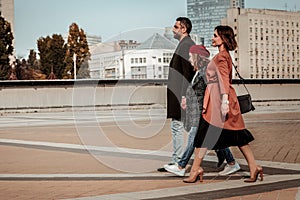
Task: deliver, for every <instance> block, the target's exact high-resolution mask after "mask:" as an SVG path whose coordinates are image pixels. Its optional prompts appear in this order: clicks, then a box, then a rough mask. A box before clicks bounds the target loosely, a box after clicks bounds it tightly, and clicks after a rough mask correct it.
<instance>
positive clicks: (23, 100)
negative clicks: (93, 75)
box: [0, 82, 300, 112]
mask: <svg viewBox="0 0 300 200" xmlns="http://www.w3.org/2000/svg"><path fill="white" fill-rule="evenodd" d="M233 86H234V87H235V89H236V92H237V94H245V93H246V90H245V89H244V87H243V85H241V84H234V85H233ZM247 88H248V89H249V91H250V93H251V95H252V99H253V100H254V101H255V102H257V103H259V102H260V103H262V102H275V101H290V102H292V101H294V102H297V101H298V102H300V83H285V84H280V83H277V84H247ZM150 104H158V105H162V106H165V104H166V85H165V83H162V82H160V83H158V84H157V83H145V82H129V83H128V82H126V83H114V84H107V83H98V82H89V83H88V84H87V83H85V84H82V83H80V84H78V83H77V82H70V83H68V84H65V83H64V84H61V83H60V82H59V84H57V83H56V84H44V83H43V84H28V83H26V84H18V85H16V86H14V85H12V84H9V85H5V84H4V85H3V84H2V85H1V86H0V105H1V111H2V112H3V111H6V110H21V109H40V108H41V109H42V108H67V107H85V106H97V107H99V106H110V105H113V106H115V105H150Z"/></svg>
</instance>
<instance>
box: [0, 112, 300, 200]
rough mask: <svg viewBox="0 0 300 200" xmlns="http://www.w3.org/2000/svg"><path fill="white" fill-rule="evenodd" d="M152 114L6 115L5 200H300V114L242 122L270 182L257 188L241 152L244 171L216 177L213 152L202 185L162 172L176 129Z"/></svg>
mask: <svg viewBox="0 0 300 200" xmlns="http://www.w3.org/2000/svg"><path fill="white" fill-rule="evenodd" d="M149 112H151V114H150V117H149V113H146V112H145V110H138V109H137V110H134V111H130V117H128V113H127V111H126V110H124V112H115V113H111V112H106V111H96V112H84V111H82V112H81V113H79V114H78V115H76V114H75V115H73V113H70V112H48V113H44V112H40V113H10V114H2V116H1V117H2V120H1V122H0V155H1V160H0V196H1V199H170V198H172V199H175V200H176V199H229V200H237V199H242V200H244V199H245V200H248V199H249V200H250V199H267V200H269V199H279V200H290V199H300V191H299V190H300V148H299V142H300V131H299V130H300V108H298V107H297V106H295V107H293V108H285V107H280V106H279V107H258V108H257V110H256V111H255V112H252V113H249V114H246V115H245V116H244V117H245V121H246V125H247V128H248V129H249V130H250V131H251V132H252V133H253V134H254V136H255V141H254V142H252V143H251V147H252V149H253V151H254V154H255V156H256V159H257V160H258V162H259V164H261V165H262V166H263V167H264V174H265V180H264V181H262V182H261V181H258V182H256V183H253V184H246V183H244V182H243V180H242V179H243V177H244V176H245V175H248V167H247V165H246V163H245V161H244V159H243V156H242V155H241V153H240V152H239V150H238V149H237V148H235V147H232V148H231V149H232V151H233V153H234V156H235V157H236V158H237V160H238V162H239V163H240V164H241V166H242V170H240V172H238V173H236V174H234V175H230V176H219V175H218V173H217V172H218V170H217V169H216V168H215V164H216V160H217V159H216V156H215V154H214V152H213V151H211V152H209V153H208V155H207V157H206V159H205V162H204V163H203V167H204V170H205V175H204V182H203V183H200V182H196V183H193V184H185V183H183V182H182V177H176V176H173V175H172V174H170V173H158V172H156V168H158V167H161V166H162V165H163V164H165V163H167V162H168V161H169V159H170V152H171V146H172V145H171V144H170V141H171V135H170V131H169V127H170V122H169V121H165V122H163V117H162V114H161V111H159V110H158V111H157V110H152V111H149ZM116 115H117V116H116ZM112 119H117V121H114V120H112ZM128 119H131V120H128ZM132 122H134V123H132ZM135 130H138V131H136V132H135ZM97 131H98V132H97ZM95 132H97V133H99V134H98V135H94V133H95ZM154 133H155V134H154ZM100 139H101V140H100ZM83 144H85V145H83ZM187 175H188V174H187Z"/></svg>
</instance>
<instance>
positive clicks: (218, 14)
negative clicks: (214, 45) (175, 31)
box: [187, 0, 245, 46]
mask: <svg viewBox="0 0 300 200" xmlns="http://www.w3.org/2000/svg"><path fill="white" fill-rule="evenodd" d="M237 7H239V8H244V7H245V4H244V0H187V15H188V17H189V18H190V20H191V21H192V24H193V30H192V33H193V34H197V35H199V36H200V37H203V39H204V45H205V46H211V38H212V35H213V32H214V28H215V27H216V26H218V25H220V24H221V19H223V18H226V17H227V9H229V8H237Z"/></svg>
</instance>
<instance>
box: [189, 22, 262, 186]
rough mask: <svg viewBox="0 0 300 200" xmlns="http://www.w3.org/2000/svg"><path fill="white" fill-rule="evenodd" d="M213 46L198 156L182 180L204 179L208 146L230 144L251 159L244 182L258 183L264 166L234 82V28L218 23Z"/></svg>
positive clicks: (197, 143)
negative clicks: (254, 150)
mask: <svg viewBox="0 0 300 200" xmlns="http://www.w3.org/2000/svg"><path fill="white" fill-rule="evenodd" d="M212 46H214V47H218V49H219V53H218V54H217V55H215V57H214V58H213V59H212V60H211V62H210V63H209V64H208V66H207V70H206V78H207V88H206V91H205V95H204V101H203V112H202V117H201V119H200V122H199V128H198V132H197V135H196V137H195V141H194V147H196V149H195V159H194V163H193V166H192V169H191V172H190V177H189V178H187V179H184V180H183V181H184V182H186V183H191V182H195V181H196V180H197V178H198V176H199V177H200V181H202V176H203V169H202V168H201V167H200V165H201V162H202V160H203V158H204V156H205V154H206V152H207V149H214V150H215V149H224V148H226V147H230V146H238V147H239V149H240V150H241V152H242V153H243V155H244V157H245V158H246V160H247V162H248V165H249V169H250V178H249V179H246V180H244V182H255V181H256V180H257V177H258V175H260V178H261V180H262V179H263V169H262V167H260V166H258V165H257V163H256V161H255V158H254V155H253V153H252V150H251V148H250V146H249V142H251V141H253V140H254V138H253V136H252V134H251V133H250V132H249V131H248V130H247V129H246V128H245V124H244V120H243V117H242V114H241V112H240V106H239V103H238V100H237V95H236V93H235V90H234V88H233V87H232V85H231V83H232V60H231V57H230V54H229V51H233V50H235V49H236V47H237V42H236V40H235V38H234V32H233V30H232V28H231V27H229V26H217V27H216V28H215V31H214V36H213V38H212Z"/></svg>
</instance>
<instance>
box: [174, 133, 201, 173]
mask: <svg viewBox="0 0 300 200" xmlns="http://www.w3.org/2000/svg"><path fill="white" fill-rule="evenodd" d="M197 129H198V128H197V127H191V129H190V131H189V136H188V141H187V145H186V147H185V151H184V153H183V155H182V158H181V159H180V161H179V162H178V165H179V166H180V167H182V168H185V166H186V165H187V164H188V162H189V160H190V158H191V156H192V155H193V153H194V149H195V147H194V139H195V136H196V134H197Z"/></svg>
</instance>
